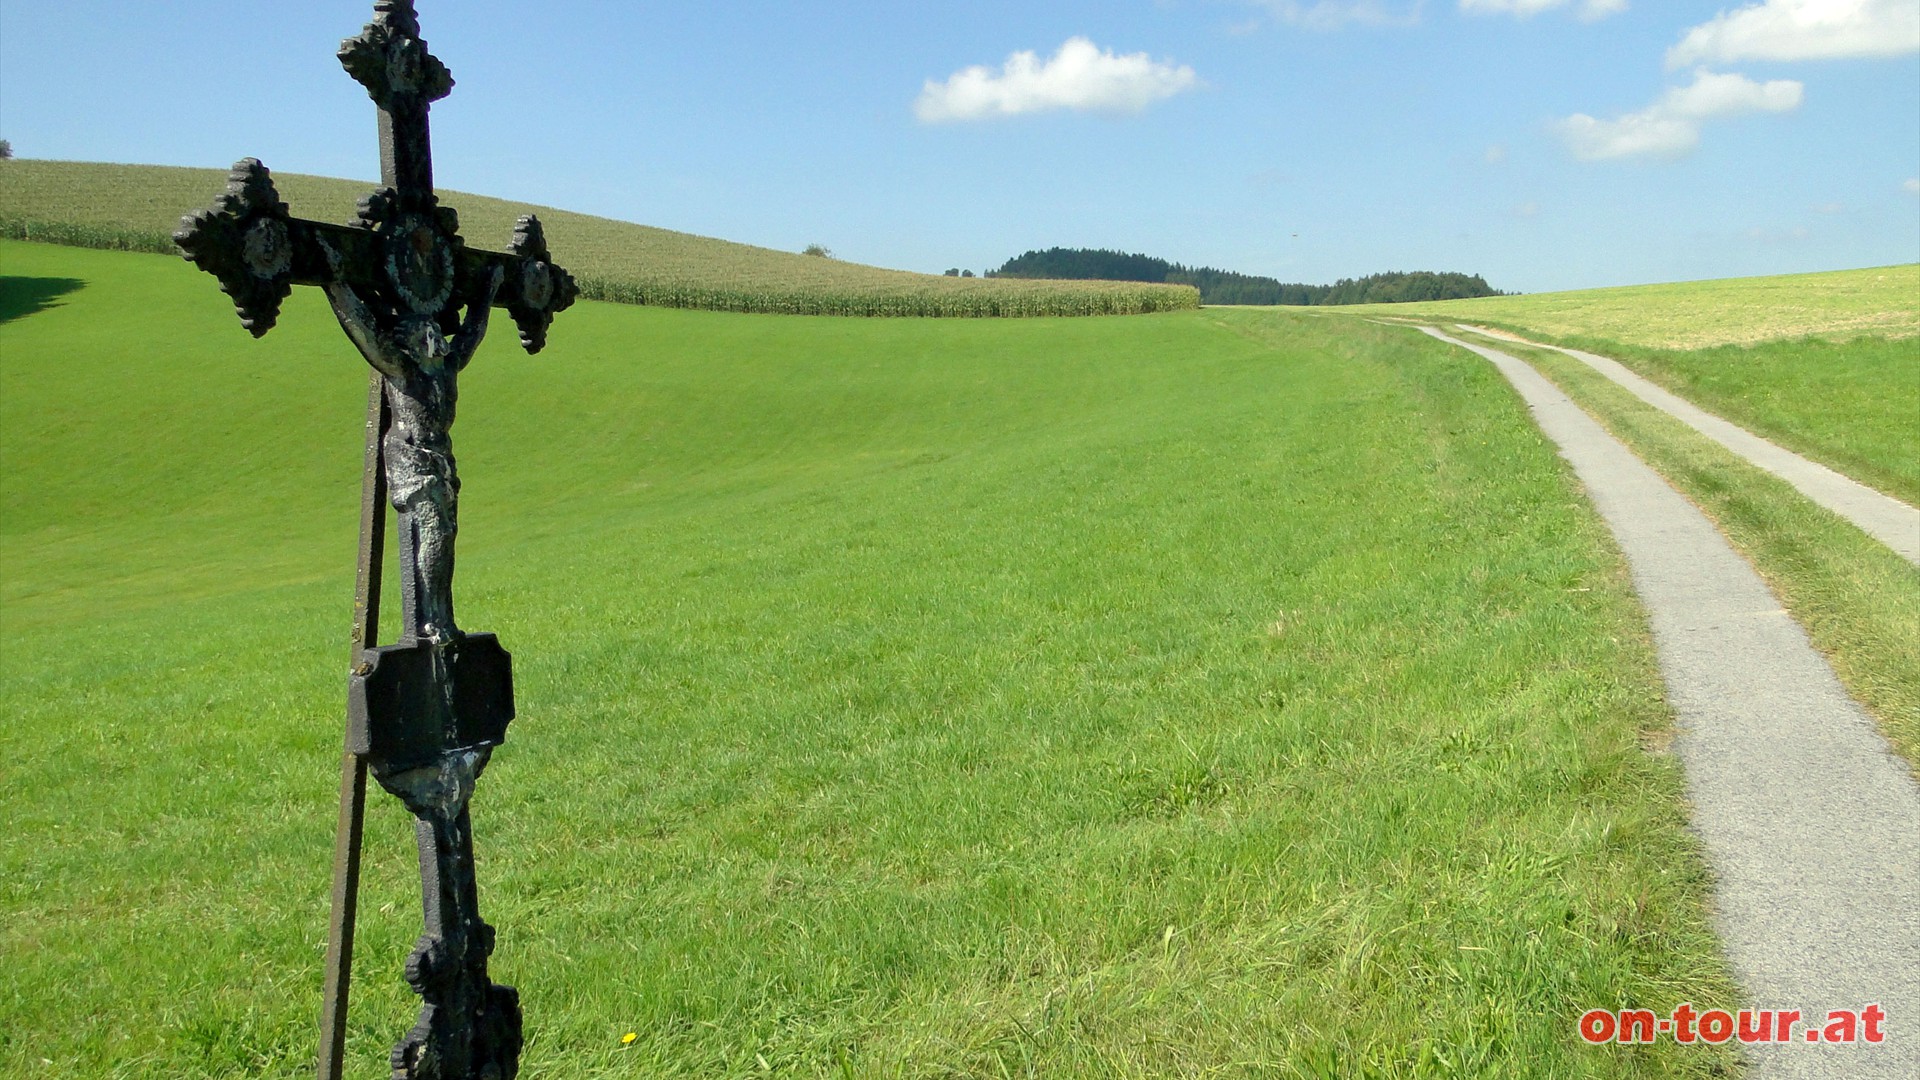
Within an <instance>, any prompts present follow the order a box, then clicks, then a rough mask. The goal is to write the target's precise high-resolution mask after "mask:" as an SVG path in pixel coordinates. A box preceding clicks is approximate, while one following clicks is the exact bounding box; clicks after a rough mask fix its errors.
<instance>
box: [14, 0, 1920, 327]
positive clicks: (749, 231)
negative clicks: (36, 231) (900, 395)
mask: <svg viewBox="0 0 1920 1080" xmlns="http://www.w3.org/2000/svg"><path fill="white" fill-rule="evenodd" d="M419 6H420V9H421V19H422V23H423V27H424V35H425V37H426V38H427V40H428V42H429V43H430V44H431V46H432V48H433V51H434V53H435V54H436V55H438V56H439V57H440V58H441V59H442V60H444V61H445V62H446V63H447V64H448V66H450V67H451V68H452V69H453V73H454V76H455V78H456V80H458V84H459V85H458V87H457V88H456V89H455V91H454V94H453V96H452V97H451V98H448V99H447V100H445V101H442V102H440V103H439V104H438V105H436V106H435V107H434V112H433V119H434V141H435V161H436V173H437V179H438V182H439V184H440V185H441V186H442V187H443V188H450V189H455V190H462V191H473V192H480V193H484V194H489V195H500V196H504V197H509V198H515V199H524V200H527V201H530V202H536V203H544V204H548V205H555V206H560V207H564V208H567V209H571V210H580V211H584V212H588V213H596V214H604V215H606V216H609V217H616V218H623V219H626V220H631V221H638V222H643V223H646V224H650V225H658V226H663V227H667V228H673V229H680V230H683V231H686V232H693V233H699V234H703V235H708V236H719V237H724V238H727V239H730V240H739V241H743V242H747V243H754V244H761V245H765V246H768V247H775V248H783V249H787V250H798V249H799V248H800V247H802V246H803V245H805V244H808V243H811V242H819V243H823V244H826V245H827V246H828V247H830V248H832V249H833V250H834V252H835V253H836V254H838V255H839V256H841V257H843V258H848V259H852V260H856V261H859V262H866V263H873V264H876V265H881V266H891V267H898V268H902V269H910V270H923V271H932V272H938V271H940V270H943V269H945V268H947V267H965V268H969V269H973V270H976V271H978V270H981V269H984V268H987V267H992V266H997V265H999V264H1000V263H1001V262H1002V261H1004V260H1005V259H1007V258H1009V257H1011V256H1013V255H1017V254H1019V253H1021V252H1023V251H1026V250H1028V249H1030V248H1041V247H1048V246H1052V245H1055V244H1059V245H1065V246H1087V247H1110V248H1120V249H1125V250H1128V251H1141V252H1147V253H1150V254H1154V255H1159V256H1163V257H1165V258H1169V259H1174V260H1177V261H1182V262H1186V263H1189V264H1195V265H1211V266H1217V267H1221V268H1224V269H1231V270H1239V271H1242V272H1246V273H1255V274H1269V275H1273V276H1276V277H1279V278H1281V279H1283V280H1289V281H1309V282H1327V281H1332V280H1334V279H1336V278H1340V277H1348V276H1357V275H1361V274H1366V273H1372V272H1376V271H1381V270H1390V269H1436V270H1442V269H1444V270H1463V271H1469V272H1479V273H1483V274H1485V275H1486V276H1487V278H1488V280H1489V281H1490V282H1491V283H1492V284H1493V285H1494V286H1495V287H1497V288H1505V289H1510V290H1524V291H1529V292H1535V291H1545V290H1550V289H1561V288H1583V287H1590V286H1599V285H1614V284H1631V283H1638V282H1651V281H1670V280H1685V279H1692V278H1705V277H1726V276H1736V275H1746V274H1763V273H1786V272H1797V271H1809V270H1828V269H1840V268H1846V267H1856V266H1872V265H1884V264H1888V263H1896V262H1911V261H1915V260H1916V259H1920V190H1915V189H1920V0H1764V2H1763V0H1733V2H1726V0H1705V2H1693V0H1660V2H1655V0H1426V2H1419V0H1100V2H1097V3H1096V2H1060V3H1035V2H1033V0H1027V2H1021V3H1013V2H1004V3H1003V2H1000V0H969V2H966V3H949V2H944V0H920V2H916V3H912V4H901V3H877V2H875V3H831V4H828V3H784V4H773V3H750V2H729V0H715V2H709V3H701V4H668V3H645V2H626V0H543V2H539V3H526V2H519V3H508V2H506V0H461V2H459V3H454V2H452V0H420V4H419ZM371 10H372V5H371V3H370V2H368V0H301V2H300V3H298V4H282V3H262V2H259V0H251V2H243V0H168V2H166V3H149V2H144V0H143V2H119V3H112V2H106V0H68V2H65V3H61V4H47V3H44V2H41V0H0V136H4V137H5V138H7V139H9V140H11V141H12V143H13V145H14V148H15V151H16V152H17V153H18V154H19V155H20V156H22V157H30V158H61V159H76V160H103V161H129V162H145V163H159V164H170V165H196V166H216V167H225V166H226V165H228V164H230V163H231V162H232V161H234V160H235V159H237V158H240V157H243V156H249V155H251V156H256V157H259V158H260V159H261V160H263V161H265V162H266V163H267V165H268V166H269V167H271V168H273V169H275V170H278V171H282V172H307V173H320V174H324V175H332V176H346V177H355V178H363V179H368V180H372V179H374V178H375V177H376V176H377V173H378V159H377V153H376V147H375V144H374V136H373V117H372V109H371V106H370V104H369V103H368V102H367V100H366V98H365V95H364V93H363V92H362V91H361V90H360V88H359V87H358V86H357V85H356V84H355V83H353V82H352V81H351V80H349V79H348V78H347V76H346V75H345V74H344V73H342V72H341V70H340V68H339V66H338V63H337V62H336V61H335V60H334V58H333V51H334V49H335V47H336V46H337V44H338V42H339V40H340V39H341V38H344V37H348V36H351V35H352V34H354V33H356V32H357V31H358V28H359V27H360V26H361V24H363V23H364V22H365V21H366V20H367V18H368V16H369V15H370V13H371ZM1070 43H1073V44H1070ZM1018 53H1030V54H1032V55H1031V56H1029V57H1026V58H1018V57H1016V55H1015V54H1018ZM973 68H979V69H981V70H978V71H973V72H971V73H968V69H973ZM1583 118H1584V119H1583ZM211 195H212V193H211V192H210V193H209V196H210V197H211ZM186 209H189V208H186V207H183V208H182V210H183V211H184V210H186ZM295 210H296V212H297V211H298V210H299V207H297V206H296V207H295ZM476 240H477V241H478V242H482V243H485V242H489V241H490V240H491V242H495V243H497V242H502V241H500V239H499V238H484V237H483V238H476Z"/></svg>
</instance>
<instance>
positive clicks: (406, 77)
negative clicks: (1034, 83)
mask: <svg viewBox="0 0 1920 1080" xmlns="http://www.w3.org/2000/svg"><path fill="white" fill-rule="evenodd" d="M340 62H341V64H342V66H344V67H345V68H346V70H347V72H348V74H350V75H352V76H353V77H354V79H355V80H357V81H358V82H359V83H360V84H361V85H363V86H365V87H366V88H367V93H368V95H369V96H370V97H371V98H372V99H373V101H374V103H375V104H376V105H377V106H378V107H379V110H380V164H381V175H382V182H383V183H384V184H385V186H384V187H382V188H381V189H380V190H378V191H375V192H374V193H372V194H370V195H368V196H367V197H366V198H365V199H363V200H362V201H361V203H360V210H359V215H358V217H357V219H356V220H355V221H353V222H352V223H350V224H345V225H331V224H325V223H322V222H315V221H307V220H303V219H300V218H296V217H294V216H293V215H292V213H291V212H290V211H289V210H288V208H287V205H286V204H285V203H284V202H282V201H281V199H280V196H279V193H278V192H277V191H275V190H274V186H273V179H272V177H271V176H270V175H269V173H268V172H267V169H266V168H265V167H264V166H263V165H261V164H260V163H259V162H258V161H255V160H253V159H251V158H249V159H247V160H244V161H242V162H240V163H239V164H238V165H236V166H234V170H233V175H232V177H231V178H230V180H229V182H228V185H227V193H226V195H225V196H224V197H223V198H221V200H220V201H219V202H217V203H215V204H214V205H213V206H211V207H209V208H208V209H205V210H200V211H197V212H195V213H193V214H191V215H189V216H188V217H186V218H185V219H184V220H183V222H182V224H181V228H180V231H179V232H177V233H175V234H174V240H175V242H176V243H178V244H179V246H180V249H181V251H182V252H184V253H185V255H186V257H187V258H188V259H189V260H191V261H192V262H193V263H194V264H195V265H197V266H199V267H200V268H201V269H203V270H206V271H207V272H209V273H211V274H213V275H214V276H215V277H216V278H218V279H219V281H220V287H221V289H222V290H224V291H225V292H226V293H227V295H228V296H230V297H232V299H233V302H234V307H235V308H236V309H237V310H238V312H239V315H240V321H241V324H242V325H243V326H245V327H246V328H247V329H248V330H249V331H251V332H252V333H253V335H254V336H255V337H259V336H260V335H262V334H265V333H266V332H267V331H268V330H270V329H272V328H273V325H274V322H275V320H276V319H277V318H278V316H279V312H280V304H281V302H282V301H283V300H285V299H286V298H287V296H288V295H289V294H290V293H291V292H292V288H293V286H295V285H316V286H320V287H321V288H323V289H325V290H326V293H327V298H328V300H329V301H330V303H331V304H332V307H333V312H334V315H335V317H336V318H337V319H338V320H339V322H340V325H341V327H342V329H344V330H345V331H346V333H347V336H348V338H350V339H351V340H352V341H353V343H354V345H355V346H356V347H357V348H358V349H359V350H360V353H361V355H362V356H364V357H365V358H366V360H367V362H368V364H370V365H371V366H372V367H373V369H374V375H373V379H374V389H373V394H372V396H371V398H370V400H369V405H368V418H367V439H368V443H367V469H366V476H365V478H364V487H363V499H362V508H361V510H362V513H361V559H360V572H359V579H358V583H357V586H356V594H355V603H354V608H355V619H354V655H353V669H352V674H351V675H350V677H349V683H348V724H347V740H346V743H347V745H346V753H345V757H344V759H343V762H342V773H341V814H340V830H339V838H338V841H337V844H336V852H335V856H336V857H335V874H334V910H333V924H332V934H331V940H330V943H329V949H328V968H327V989H326V1000H325V1004H324V1007H323V1012H322V1020H321V1027H322V1036H321V1042H322V1045H321V1051H320V1063H319V1075H320V1076H321V1078H322V1080H336V1078H337V1077H338V1076H339V1075H340V1072H341V1069H342V1066H343V1062H342V1050H343V1046H344V1041H345V1031H346V1002H347V989H348V982H349V979H348V974H349V972H350V969H351V965H352V956H353V925H354V915H355V896H356V892H357V887H358V879H359V847H360V830H361V826H362V823H363V821H364V817H363V805H364V792H365V787H366V785H365V777H366V773H367V772H368V771H369V770H371V772H372V773H373V776H374V778H375V779H376V780H378V781H379V782H380V784H381V786H382V787H384V788H386V789H387V790H388V791H389V792H391V793H393V794H394V795H396V796H398V797H399V798H400V799H401V801H402V802H404V803H405V804H406V806H407V808H408V809H409V810H410V811H412V812H413V814H414V816H415V817H416V818H417V819H418V821H417V825H416V833H417V840H418V843H419V848H420V873H421V879H422V895H423V906H424V910H425V924H426V927H425V933H424V934H422V935H421V937H420V940H419V942H418V943H417V944H416V946H415V948H414V950H413V953H412V955H411V956H410V957H409V959H408V961H407V965H406V977H407V981H408V983H410V984H411V985H412V986H413V988H414V990H415V991H417V992H418V993H419V994H420V995H421V997H422V999H423V1003H422V1006H421V1010H420V1017H419V1022H418V1023H416V1024H415V1025H414V1027H413V1030H412V1031H410V1032H408V1034H407V1035H406V1037H405V1038H403V1039H402V1040H401V1041H400V1043H399V1044H398V1045H397V1046H395V1047H394V1050H393V1055H392V1068H393V1075H394V1077H396V1078H397V1080H511V1078H512V1077H513V1076H514V1075H515V1073H516V1072H517V1071H518V1068H519V1053H520V1045H521V1020H520V1006H519V1000H518V997H517V995H516V994H515V993H514V991H513V989H512V988H511V987H507V986H501V985H498V984H496V983H494V982H492V981H491V980H490V979H489V978H488V975H487V957H488V955H489V954H490V953H491V952H492V950H493V939H494V932H493V928H492V927H491V926H488V925H487V924H486V923H485V922H484V921H482V920H481V918H480V913H479V905H478V898H477V894H476V892H475V886H474V873H473V870H474V864H473V832H472V823H471V819H470V817H469V814H468V803H469V801H470V800H471V798H472V796H473V789H474V784H475V782H476V781H477V780H478V779H479V777H480V773H481V771H482V770H483V769H485V768H486V764H487V760H488V758H489V756H490V755H491V753H492V750H493V748H494V747H495V746H498V745H499V744H500V743H501V742H502V741H503V740H504V739H505V738H506V729H507V722H508V721H510V720H511V719H512V718H513V673H512V666H511V661H510V658H509V656H508V654H507V651H506V650H505V649H503V648H501V647H500V643H499V641H498V640H496V639H495V638H494V636H493V635H492V634H480V633H472V634H469V633H463V632H462V631H461V630H460V629H459V628H458V627H457V626H456V625H455V624H454V621H453V547H454V538H455V535H456V534H457V532H458V524H457V522H458V516H457V511H458V503H459V492H460V479H459V476H458V474H457V472H456V471H455V468H454V459H453V443H452V439H451V436H450V434H449V432H450V429H451V428H452V426H453V419H454V405H455V402H456V400H457V397H458V377H459V374H460V371H461V369H462V368H464V367H465V366H466V365H467V363H468V362H469V361H470V360H471V359H472V358H473V354H474V352H475V350H477V349H478V348H479V346H480V342H481V340H482V339H483V338H484V337H485V336H486V332H487V317H488V314H489V312H490V311H491V309H492V308H494V307H496V306H498V307H504V308H506V309H507V311H508V313H509V314H511V315H512V316H513V319H514V322H515V323H516V324H518V327H519V330H520V343H521V345H522V346H523V347H524V348H525V349H526V350H527V351H528V352H529V353H534V352H538V351H540V348H541V347H542V346H543V345H544V344H545V343H546V333H547V328H548V326H549V325H550V324H551V323H552V322H553V317H554V315H555V314H556V313H557V312H559V311H561V310H564V309H565V308H566V307H567V306H568V305H569V304H571V303H572V302H573V300H574V297H575V295H576V292H577V290H576V289H575V286H574V282H573V278H572V276H571V275H569V274H568V273H567V272H566V271H565V270H562V269H561V268H560V267H558V266H556V265H554V263H553V260H552V258H551V257H550V256H549V254H548V251H547V244H546V239H545V237H544V235H543V234H542V232H541V229H540V223H539V221H537V220H536V219H534V218H533V217H531V216H528V217H523V218H521V219H520V223H519V226H518V227H517V228H516V229H515V230H514V235H513V239H512V243H511V246H510V249H509V251H508V252H506V253H497V252H490V251H477V250H474V249H470V248H468V247H467V246H466V244H465V242H464V241H463V240H462V239H461V238H460V234H459V221H458V219H457V218H456V216H455V215H454V212H453V211H452V210H451V209H449V208H447V207H443V206H441V205H439V200H438V199H437V198H436V197H435V195H434V193H433V163H432V156H431V153H430V145H429V138H428V127H427V110H428V107H429V106H430V105H432V103H433V102H435V101H438V100H439V99H441V98H443V97H446V96H447V94H448V93H450V92H451V91H452V89H453V76H452V75H451V74H450V73H449V72H448V71H447V68H446V65H444V64H442V63H441V62H440V61H439V60H437V59H435V58H434V57H433V55H432V54H431V53H429V52H428V51H427V46H426V42H424V41H422V40H421V38H420V25H419V20H418V19H417V17H416V16H415V14H414V10H413V3H412V0H377V2H376V3H375V4H374V19H373V22H372V23H370V24H369V25H368V26H367V27H366V29H365V30H363V31H362V32H361V34H360V35H359V36H358V37H355V38H351V39H349V40H347V41H346V42H344V43H343V44H342V45H341V47H340ZM383 500H384V501H390V502H391V504H392V506H393V508H394V510H395V511H396V513H397V522H398V533H399V571H400V573H399V577H400V600H401V611H402V618H401V622H402V626H401V633H400V639H399V640H398V641H397V642H395V643H394V644H391V645H384V646H377V645H375V644H374V642H375V639H376V637H377V631H378V626H379V604H380V596H379V591H380V586H379V581H380V564H381V554H382V550H383V544H384V532H385V510H384V508H383V507H382V506H381V503H382V501H383Z"/></svg>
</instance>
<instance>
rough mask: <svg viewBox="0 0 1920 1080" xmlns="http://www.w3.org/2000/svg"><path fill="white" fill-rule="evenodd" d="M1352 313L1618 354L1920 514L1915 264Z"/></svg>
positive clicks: (1919, 297)
mask: <svg viewBox="0 0 1920 1080" xmlns="http://www.w3.org/2000/svg"><path fill="white" fill-rule="evenodd" d="M1348 310H1354V311H1365V312H1368V313H1370V314H1375V315H1394V316H1404V315H1413V316H1415V317H1420V318H1427V319H1437V320H1441V321H1444V322H1464V323H1468V324H1471V325H1479V326H1494V327H1498V328H1500V329H1504V330H1509V331H1512V332H1514V333H1518V334H1521V335H1524V336H1526V337H1529V338H1532V339H1534V340H1543V341H1551V342H1554V343H1556V344H1560V345H1571V346H1575V347H1578V348H1584V349H1589V350H1591V351H1593V352H1598V353H1602V354H1604V355H1607V356H1611V357H1614V358H1615V359H1617V360H1620V361H1621V362H1622V363H1625V364H1626V365H1627V366H1629V367H1631V368H1633V369H1635V370H1636V371H1638V372H1640V373H1641V374H1642V375H1645V376H1646V377H1647V378H1649V379H1652V380H1654V381H1655V382H1658V383H1660V384H1662V385H1664V386H1666V387H1667V388H1668V389H1670V390H1672V391H1673V392H1674V393H1677V394H1679V395H1681V396H1682V397H1685V398H1687V399H1689V400H1691V401H1693V402H1695V403H1696V404H1698V405H1700V406H1701V407H1702V408H1705V409H1708V410H1709V411H1712V412H1715V413H1718V414H1720V415H1722V416H1725V417H1726V418H1727V419H1729V420H1732V421H1734V422H1735V423H1737V424H1740V425H1742V426H1744V427H1747V428H1749V429H1750V430H1752V431H1755V432H1757V433H1759V434H1761V435H1764V436H1766V437H1767V438H1770V439H1772V440H1774V441H1775V442H1778V443H1780V444H1781V445H1783V446H1786V447H1789V448H1790V449H1793V450H1795V451H1797V452H1799V453H1801V454H1805V455H1806V456H1808V457H1811V458H1813V459H1815V460H1817V461H1822V462H1824V463H1826V464H1828V465H1830V466H1832V467H1834V468H1836V469H1838V470H1840V471H1841V472H1844V473H1846V474H1847V475H1849V476H1852V477H1854V478H1855V479H1858V480H1860V481H1861V482H1863V483H1866V484H1870V485H1872V486H1874V487H1877V488H1879V489H1880V490H1882V491H1885V492H1888V493H1889V494H1892V495H1894V496H1896V497H1898V498H1901V499H1904V500H1906V501H1907V502H1909V503H1913V504H1915V505H1920V454H1916V453H1915V452H1914V449H1913V446H1914V431H1915V429H1916V426H1917V425H1920V264H1913V265H1908V266H1889V267H1881V268H1879V269H1874V270H1845V271H1840V272H1837V273H1828V274H1796V275H1793V276H1789V277H1762V278H1734V279H1729V280H1725V281H1696V282H1685V283H1681V284H1675V285H1647V286H1639V287H1635V288H1629V289H1594V290H1591V291H1588V292H1574V293H1543V294H1540V295H1538V296H1502V297H1488V298H1485V299H1478V300H1458V301H1449V302H1446V303H1437V304H1401V305H1395V306H1394V307H1391V308H1386V307H1379V306H1375V307H1372V308H1353V309H1348Z"/></svg>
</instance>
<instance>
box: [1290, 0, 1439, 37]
mask: <svg viewBox="0 0 1920 1080" xmlns="http://www.w3.org/2000/svg"><path fill="white" fill-rule="evenodd" d="M1254 3H1255V4H1256V6H1259V7H1263V8H1266V9H1267V10H1268V11H1271V12H1273V15H1274V18H1276V19H1279V20H1280V21H1281V22H1283V23H1287V24H1289V25H1291V26H1304V27H1306V28H1307V29H1309V30H1337V29H1339V28H1340V27H1343V26H1346V25H1347V24H1349V23H1354V24H1357V25H1360V26H1412V25H1413V24H1415V23H1417V22H1419V21H1420V12H1421V9H1422V8H1424V7H1426V0H1254Z"/></svg>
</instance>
